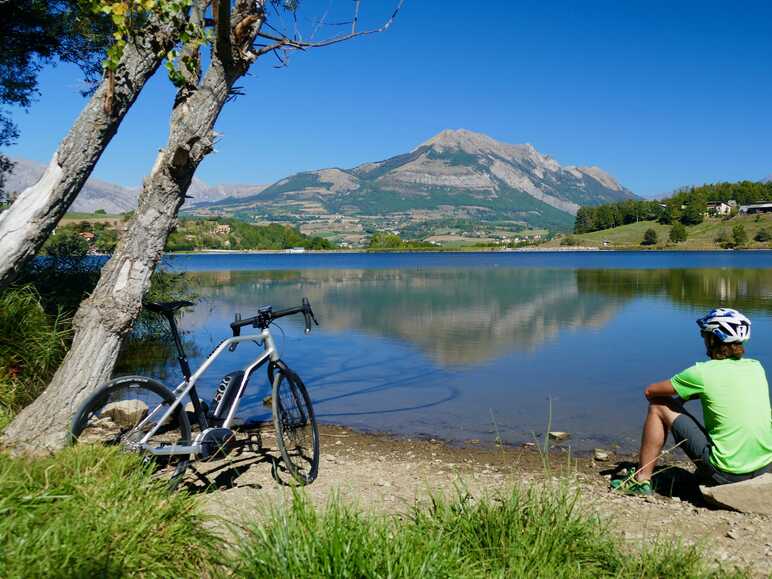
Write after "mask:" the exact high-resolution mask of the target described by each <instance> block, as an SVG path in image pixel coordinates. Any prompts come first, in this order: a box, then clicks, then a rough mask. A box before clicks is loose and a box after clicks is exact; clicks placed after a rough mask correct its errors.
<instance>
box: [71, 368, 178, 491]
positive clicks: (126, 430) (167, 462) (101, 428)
mask: <svg viewBox="0 0 772 579" xmlns="http://www.w3.org/2000/svg"><path fill="white" fill-rule="evenodd" d="M174 400H175V398H174V395H173V394H172V392H171V391H170V390H169V389H168V388H166V386H164V385H163V384H161V383H160V382H158V381H156V380H153V379H152V378H147V377H145V376H122V377H120V378H116V379H114V380H110V381H109V382H107V383H105V384H104V385H103V386H101V387H99V389H97V391H96V392H94V393H93V394H92V395H91V396H89V397H88V398H87V399H86V400H85V401H84V402H83V403H82V404H81V406H80V408H78V411H77V412H76V413H75V414H74V415H73V418H72V424H71V427H70V433H71V436H72V441H73V442H78V443H79V444H83V443H90V444H95V443H98V444H104V445H106V446H113V445H121V446H124V447H127V443H128V442H130V441H131V442H137V441H138V439H139V438H141V436H140V435H142V436H144V434H145V433H146V432H148V431H149V430H150V428H152V426H154V425H155V424H156V422H153V421H152V417H153V416H157V417H158V418H160V417H161V416H162V415H163V414H164V409H163V408H162V407H168V406H169V405H170V404H171V403H172V402H174ZM130 401H135V404H133V405H132V404H129V405H126V406H124V407H123V408H122V409H121V408H120V407H117V406H115V405H116V403H126V402H130ZM111 405H112V408H110V406H111ZM142 405H144V406H145V409H144V410H143V407H142ZM151 410H156V412H152V411H151ZM148 416H150V417H151V420H150V421H149V422H148V423H146V424H144V425H143V428H142V430H140V431H137V430H136V427H137V425H138V424H141V422H142V421H143V420H145V418H146V417H148ZM190 440H191V433H190V421H189V420H188V417H187V413H186V412H185V409H184V407H183V406H182V404H179V405H178V406H177V409H176V412H175V414H174V416H173V417H172V419H171V420H170V421H169V424H168V425H167V426H165V427H162V428H161V429H159V431H158V432H157V433H156V434H155V435H154V436H153V437H152V438H151V439H150V441H149V442H150V443H151V444H157V445H167V444H185V445H187V444H190ZM189 458H190V457H189V455H172V456H152V455H149V454H148V455H147V459H148V460H152V461H153V462H154V463H155V464H156V465H157V466H158V467H160V468H161V469H166V468H174V469H175V472H174V474H173V475H172V476H171V479H170V482H171V483H172V485H173V486H174V485H176V483H177V482H179V480H180V479H181V478H182V475H184V473H185V470H186V469H187V466H188V464H189V462H190V461H189Z"/></svg>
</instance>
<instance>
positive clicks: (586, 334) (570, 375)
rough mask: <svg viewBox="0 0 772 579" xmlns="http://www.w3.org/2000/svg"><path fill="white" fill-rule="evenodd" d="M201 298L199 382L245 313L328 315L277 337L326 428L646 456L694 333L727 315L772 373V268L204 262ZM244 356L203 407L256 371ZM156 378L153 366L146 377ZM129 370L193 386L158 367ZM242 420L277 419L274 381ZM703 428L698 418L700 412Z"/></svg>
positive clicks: (192, 349) (351, 259)
mask: <svg viewBox="0 0 772 579" xmlns="http://www.w3.org/2000/svg"><path fill="white" fill-rule="evenodd" d="M164 268H165V269H167V270H168V271H172V272H184V275H185V276H186V277H187V278H188V279H189V281H190V283H191V284H192V287H193V289H194V291H195V292H196V294H197V295H198V299H197V306H196V308H195V309H192V310H190V311H188V312H186V313H184V314H183V315H182V317H181V326H182V328H183V329H184V330H185V332H186V336H185V341H186V344H187V347H188V349H189V357H190V358H191V363H192V365H193V367H196V366H197V365H198V364H199V363H200V362H201V361H202V360H203V359H205V357H206V355H207V354H208V353H209V352H210V351H211V350H212V349H213V348H214V347H215V346H216V345H217V344H218V343H219V342H220V340H222V339H223V338H225V337H228V336H229V335H230V328H229V326H228V324H229V323H230V322H231V321H232V320H233V315H234V313H236V312H239V313H241V314H242V316H244V317H248V316H252V315H254V314H255V313H256V311H257V308H258V307H259V306H260V305H263V304H272V305H273V306H274V307H275V308H282V307H289V306H293V305H298V304H299V303H300V301H301V298H302V297H303V296H307V297H308V298H309V299H310V300H311V304H312V305H313V308H314V311H315V312H316V314H317V318H318V319H319V322H320V324H321V326H320V327H318V328H314V331H313V332H312V333H311V334H310V335H308V336H306V335H304V334H303V331H302V330H303V328H302V317H299V318H298V319H286V318H285V319H284V320H281V322H280V324H279V325H280V326H281V328H282V329H283V331H284V334H282V332H281V330H278V329H277V330H275V332H274V335H275V336H276V339H277V344H278V347H279V349H280V351H281V352H282V357H283V359H284V360H285V361H286V362H287V363H288V364H289V365H290V366H291V367H292V368H294V369H295V370H296V371H298V373H300V375H301V376H302V377H303V378H304V380H305V382H306V383H307V385H308V387H309V391H310V393H311V396H312V398H313V400H314V404H315V408H316V411H317V416H318V418H319V420H320V421H322V422H330V423H337V424H343V425H347V426H352V427H354V428H358V429H362V430H371V431H387V432H391V433H395V434H400V435H408V436H429V437H431V436H434V437H438V438H444V439H447V440H450V441H453V442H463V441H470V440H475V439H476V440H480V441H481V442H482V443H490V442H493V441H494V440H496V438H497V437H498V438H500V439H502V440H503V441H505V442H507V443H512V444H516V443H520V442H523V441H529V440H533V437H534V435H540V434H542V433H543V432H544V431H545V430H546V429H547V425H548V421H549V422H550V424H551V429H552V430H563V431H568V432H570V433H571V434H572V439H571V444H572V446H573V447H574V448H575V449H578V450H587V449H591V448H593V447H595V446H611V445H615V444H618V445H620V446H621V447H622V448H623V449H625V450H632V449H634V448H635V447H636V446H637V443H638V439H639V435H640V427H641V424H642V421H643V417H644V413H645V400H644V398H643V394H642V390H643V388H644V386H645V385H647V384H649V383H651V382H653V381H657V380H662V379H664V378H667V377H670V376H671V375H673V374H674V373H675V372H677V371H679V370H681V369H683V368H684V367H686V366H688V365H691V364H692V363H694V362H696V361H700V360H703V359H704V358H705V354H704V347H703V345H702V340H701V339H700V337H699V334H698V331H697V326H696V324H695V319H696V318H697V317H699V316H701V315H703V314H704V313H705V312H706V311H707V310H708V309H710V308H711V307H714V306H718V305H725V306H729V307H735V308H737V309H739V310H741V311H743V312H744V313H745V314H746V315H748V316H749V317H750V318H751V319H752V322H753V337H752V339H751V341H750V342H749V344H748V355H749V356H750V357H753V358H756V359H758V360H760V361H761V362H762V363H763V364H764V365H765V366H766V367H770V365H771V364H772V300H771V298H772V252H768V251H764V252H700V253H694V252H688V253H679V252H629V253H623V252H588V253H579V252H577V253H573V252H555V253H542V252H532V253H520V252H513V253H458V254H449V253H393V254H362V253H358V254H297V255H287V254H204V255H177V256H167V257H165V258H164ZM256 351H257V350H256V348H255V347H254V346H252V345H250V344H244V345H241V346H240V347H239V349H238V350H237V351H236V352H234V353H232V354H229V355H227V356H223V357H222V358H221V359H220V361H219V362H218V363H217V364H215V365H214V366H213V368H212V369H211V370H210V371H209V372H208V375H207V376H206V377H205V379H204V381H203V383H202V387H201V389H200V391H199V393H200V395H201V397H202V398H204V399H205V400H209V399H210V398H211V396H212V393H213V391H214V388H215V386H216V384H217V382H218V381H219V378H220V377H221V376H222V375H223V374H225V373H227V372H228V371H229V370H232V369H237V368H240V367H243V366H244V365H246V364H247V363H248V362H249V361H250V360H251V359H253V357H254V355H255V353H256ZM137 360H140V361H137ZM121 369H122V370H124V371H126V370H131V371H136V372H147V373H152V374H154V375H159V374H160V375H162V376H163V377H164V379H165V381H166V382H167V384H170V385H173V384H176V382H177V381H179V379H180V376H179V371H178V369H177V368H176V366H175V359H174V357H173V356H170V355H168V353H167V352H165V351H161V350H157V351H155V352H154V353H153V355H151V356H137V355H134V356H132V357H131V358H127V359H124V360H123V361H122V363H121ZM256 378H259V381H258V382H257V383H255V384H254V388H253V390H252V395H251V396H250V397H249V398H248V399H245V401H244V404H243V405H242V411H241V414H243V415H244V416H245V417H247V416H256V417H261V415H262V414H263V412H264V410H263V406H262V403H261V401H262V398H263V397H264V396H265V395H266V394H267V390H266V388H267V386H266V385H265V384H264V382H265V377H264V374H263V373H261V374H260V375H259V376H256ZM690 405H691V406H692V407H694V409H695V410H696V411H697V412H698V413H699V408H698V405H699V403H698V402H692V403H690Z"/></svg>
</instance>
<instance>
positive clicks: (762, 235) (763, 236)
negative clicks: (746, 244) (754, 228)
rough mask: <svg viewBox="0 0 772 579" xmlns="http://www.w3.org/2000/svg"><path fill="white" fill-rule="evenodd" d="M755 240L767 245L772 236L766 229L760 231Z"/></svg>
mask: <svg viewBox="0 0 772 579" xmlns="http://www.w3.org/2000/svg"><path fill="white" fill-rule="evenodd" d="M753 239H754V240H756V241H759V242H761V243H765V242H767V241H769V240H770V239H772V235H770V233H769V231H767V230H766V229H759V230H758V232H757V233H756V235H755V236H754V237H753Z"/></svg>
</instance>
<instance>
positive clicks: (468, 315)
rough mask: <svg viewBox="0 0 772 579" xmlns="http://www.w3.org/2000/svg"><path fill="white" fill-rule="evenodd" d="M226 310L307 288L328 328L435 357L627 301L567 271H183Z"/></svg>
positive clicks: (473, 353) (492, 350)
mask: <svg viewBox="0 0 772 579" xmlns="http://www.w3.org/2000/svg"><path fill="white" fill-rule="evenodd" d="M188 275H189V276H190V277H191V281H192V282H193V284H194V285H195V286H197V287H198V288H199V289H198V293H199V295H200V296H201V297H202V298H203V299H205V300H208V301H211V302H216V303H217V304H218V307H226V308H229V309H230V310H231V311H241V312H249V311H254V309H255V306H256V305H259V304H275V305H277V306H282V305H286V303H287V300H289V299H293V297H290V296H295V298H294V299H298V298H297V296H301V295H305V296H308V297H309V298H310V300H311V303H312V304H314V305H315V308H316V309H317V311H318V314H319V316H320V317H321V319H323V324H324V328H325V330H332V331H338V332H343V331H348V330H356V331H361V332H366V333H371V334H376V335H378V336H382V337H388V338H393V339H398V340H402V341H406V342H408V343H410V344H412V345H414V346H416V347H418V348H419V349H421V351H423V352H424V353H426V354H428V355H429V356H431V357H432V358H433V359H435V360H437V361H438V362H440V363H442V364H470V363H475V362H480V361H484V360H489V359H493V358H497V357H498V356H500V355H502V354H503V353H505V352H508V351H510V350H511V349H513V348H516V349H526V350H528V349H533V348H536V347H537V346H539V345H540V344H542V343H544V342H545V341H546V340H548V339H550V338H551V337H553V336H555V335H556V334H557V333H558V332H559V331H560V329H561V328H564V327H577V326H585V325H591V326H596V327H597V326H601V325H602V324H603V323H604V322H605V321H606V320H608V319H609V318H610V317H612V316H613V314H614V312H615V311H616V308H617V307H618V304H619V303H620V302H621V301H624V299H625V297H624V296H622V298H621V299H617V298H616V297H613V296H612V297H609V296H604V295H601V294H598V293H597V292H583V291H582V290H581V288H580V287H579V283H578V278H577V274H576V272H574V271H570V270H536V269H533V270H514V269H474V270H436V269H435V270H340V269H335V270H307V271H280V272H263V271H254V272H249V271H231V272H203V273H191V274H188Z"/></svg>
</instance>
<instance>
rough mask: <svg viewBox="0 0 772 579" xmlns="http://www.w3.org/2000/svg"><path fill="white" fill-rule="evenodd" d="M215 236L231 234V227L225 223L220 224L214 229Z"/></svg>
mask: <svg viewBox="0 0 772 579" xmlns="http://www.w3.org/2000/svg"><path fill="white" fill-rule="evenodd" d="M214 232H215V233H216V234H217V235H228V234H229V233H230V232H231V226H230V225H228V224H227V223H220V224H218V225H217V227H215V228H214Z"/></svg>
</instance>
